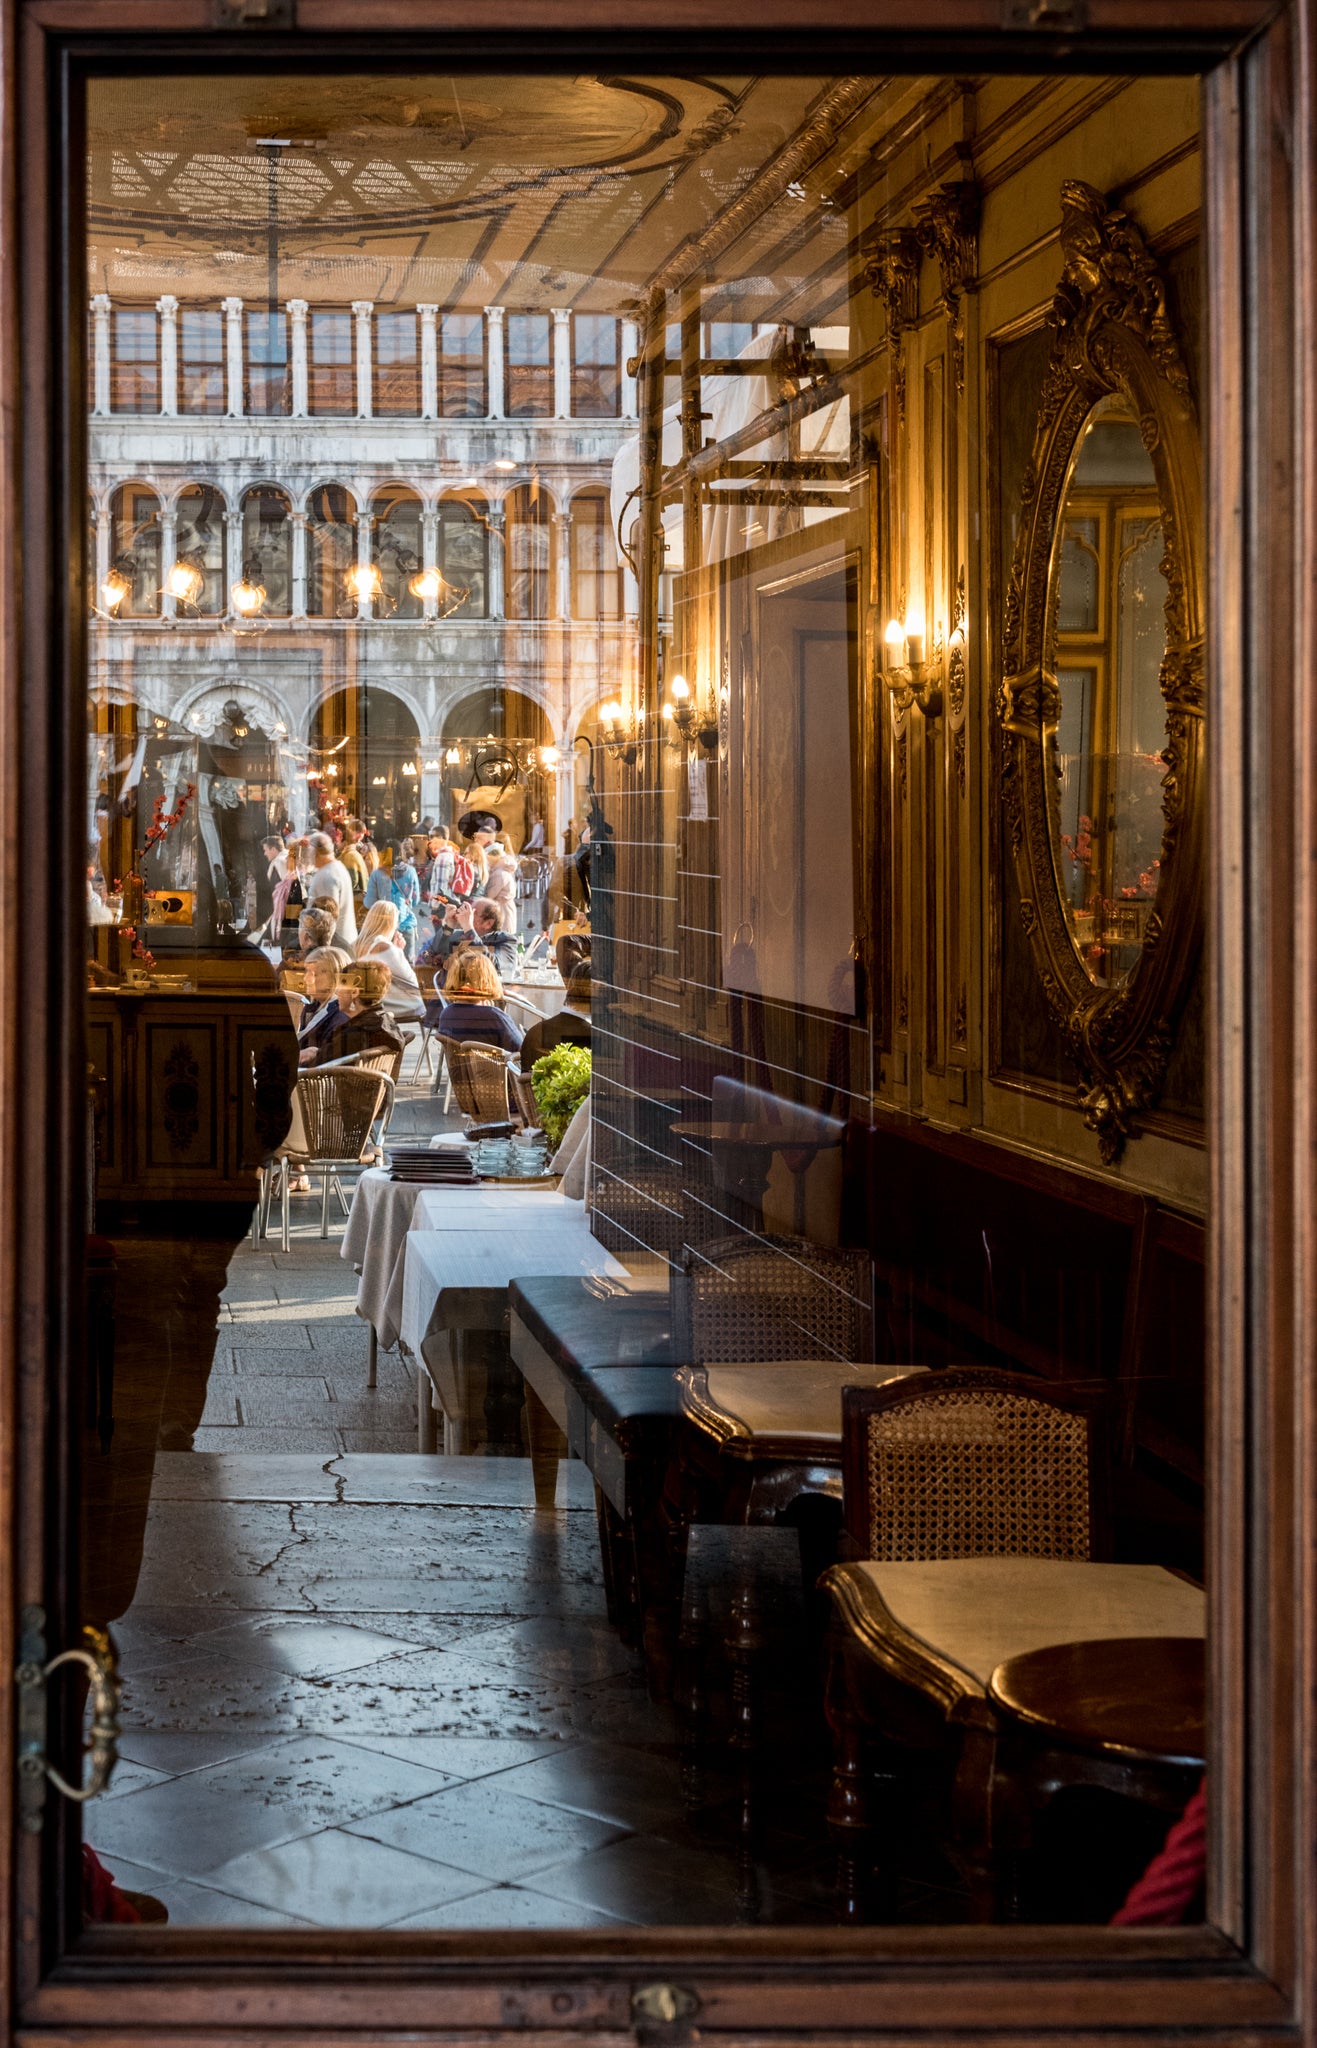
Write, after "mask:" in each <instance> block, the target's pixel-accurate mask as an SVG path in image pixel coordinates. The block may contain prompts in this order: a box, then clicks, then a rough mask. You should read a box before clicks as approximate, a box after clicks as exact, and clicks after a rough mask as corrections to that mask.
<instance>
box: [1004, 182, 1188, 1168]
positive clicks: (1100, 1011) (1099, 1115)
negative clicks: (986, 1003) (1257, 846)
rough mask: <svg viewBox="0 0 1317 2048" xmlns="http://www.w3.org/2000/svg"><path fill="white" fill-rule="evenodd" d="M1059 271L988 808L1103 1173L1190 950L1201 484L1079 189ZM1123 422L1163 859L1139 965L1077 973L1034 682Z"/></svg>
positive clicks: (1119, 243) (1044, 724) (1152, 1093)
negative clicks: (1059, 559) (1000, 813)
mask: <svg viewBox="0 0 1317 2048" xmlns="http://www.w3.org/2000/svg"><path fill="white" fill-rule="evenodd" d="M1061 248H1062V253H1063V256H1064V259H1065V268H1064V271H1063V274H1062V278H1061V282H1060V284H1059V285H1058V287H1057V290H1056V294H1055V297H1054V299H1053V302H1052V310H1051V314H1050V316H1049V317H1050V324H1051V326H1052V327H1053V329H1054V330H1055V341H1054V343H1053V347H1052V353H1051V358H1050V361H1049V363H1048V369H1047V375H1046V377H1045V379H1044V382H1043V390H1042V397H1041V399H1040V402H1039V408H1038V420H1037V426H1036V428H1035V433H1034V442H1033V449H1032V453H1031V455H1030V458H1029V462H1028V465H1027V467H1026V469H1025V473H1024V482H1023V485H1022V488H1021V495H1020V525H1019V532H1018V536H1017V540H1016V546H1015V555H1014V559H1013V561H1012V565H1011V573H1010V578H1009V581H1008V583H1007V587H1006V595H1005V603H1004V607H1003V616H1002V683H1001V691H1000V696H999V699H998V707H997V709H998V717H999V720H1000V726H1001V740H1002V774H1001V793H1002V800H1003V803H1004V805H1005V811H1006V824H1007V835H1008V839H1009V843H1010V850H1011V857H1012V859H1013V860H1014V863H1015V868H1016V873H1017V877H1018V881H1019V892H1020V916H1021V920H1022V923H1023V926H1024V930H1025V932H1026V934H1027V936H1028V939H1029V944H1030V949H1031V951H1032V954H1033V959H1034V964H1035V966H1036V967H1037V970H1038V975H1039V979H1040V981H1041V984H1042V988H1043V992H1044V994H1045V997H1046V1000H1047V1002H1048V1004H1049V1006H1050V1008H1051V1010H1052V1013H1053V1015H1054V1016H1055V1018H1056V1021H1057V1024H1058V1025H1059V1027H1060V1030H1061V1033H1062V1036H1063V1038H1064V1041H1065V1045H1066V1049H1067V1051H1068V1052H1069V1054H1070V1056H1071V1058H1072V1059H1073V1060H1074V1062H1075V1065H1076V1066H1077V1068H1078V1069H1079V1086H1078V1095H1079V1104H1080V1108H1081V1109H1082V1111H1083V1116H1084V1122H1085V1123H1086V1125H1087V1126H1088V1128H1089V1129H1090V1130H1092V1131H1094V1132H1096V1134H1097V1138H1098V1147H1099V1151H1100V1153H1101V1156H1102V1159H1103V1160H1104V1162H1105V1163H1106V1164H1108V1165H1110V1164H1112V1163H1113V1162H1114V1161H1115V1160H1116V1159H1117V1158H1118V1157H1119V1156H1120V1153H1121V1151H1122V1150H1123V1148H1124V1145H1125V1142H1126V1140H1127V1139H1128V1138H1129V1137H1131V1136H1133V1135H1136V1133H1137V1131H1138V1127H1139V1118H1140V1117H1141V1116H1142V1115H1143V1114H1144V1113H1146V1112H1147V1111H1148V1110H1150V1109H1151V1108H1153V1107H1154V1106H1155V1104H1156V1102H1157V1098H1158V1095H1159V1093H1160V1090H1161V1085H1162V1081H1163V1078H1164V1076H1165V1072H1166V1065H1167V1061H1168V1059H1169V1057H1170V1053H1171V1049H1172V1045H1173V1043H1174V1032H1175V1025H1176V1021H1177V1018H1178V1016H1179V1013H1180V1010H1181V1009H1182V1007H1183V1004H1184V1001H1185V998H1186V996H1187V994H1188V992H1189V987H1190V983H1191V981H1192V978H1193V973H1194V969H1195V967H1196V965H1197V961H1198V956H1199V951H1200V948H1201V944H1202V926H1203V905H1202V886H1201V879H1200V878H1201V871H1202V859H1203V851H1204V845H1203V842H1204V782H1203V773H1204V769H1203V694H1204V651H1203V639H1204V635H1203V608H1204V597H1203V576H1202V554H1203V543H1202V532H1203V482H1202V446H1201V440H1200V436H1199V431H1198V420H1197V414H1196V411H1195V407H1194V402H1193V396H1192V393H1191V391H1190V386H1189V377H1188V372H1187V371H1186V369H1185V365H1184V362H1183V359H1182V357H1181V354H1180V349H1179V345H1178V343H1177V340H1176V337H1175V333H1174V330H1173V328H1172V325H1171V321H1170V318H1169V316H1168V313H1167V303H1166V289H1165V285H1164V283H1163V280H1162V278H1161V275H1160V273H1159V271H1158V268H1157V265H1156V262H1155V261H1154V259H1153V257H1152V256H1151V254H1150V253H1149V251H1148V249H1147V247H1146V245H1145V243H1144V241H1143V238H1142V236H1141V235H1140V233H1139V231H1138V229H1137V227H1136V226H1135V225H1134V223H1133V221H1132V220H1131V219H1130V218H1129V216H1128V214H1125V213H1122V212H1120V211H1119V210H1117V209H1115V208H1112V207H1110V206H1108V204H1107V201H1106V200H1105V198H1104V197H1103V195H1102V194H1101V193H1100V192H1098V191H1096V190H1095V189H1094V187H1093V186H1091V185H1086V184H1083V183H1081V182H1080V181H1079V180H1077V179H1074V180H1067V181H1066V182H1065V183H1064V184H1063V185H1062V187H1061ZM1113 394H1119V395H1122V396H1123V397H1125V398H1126V399H1127V400H1128V401H1129V402H1130V403H1131V405H1132V407H1133V409H1134V413H1135V416H1136V418H1137V420H1138V423H1139V432H1140V436H1141V438H1142V440H1143V444H1144V447H1145V448H1146V449H1147V451H1148V454H1149V456H1150V458H1151V460H1152V465H1153V470H1154V472H1155V474H1156V478H1157V492H1158V498H1159V500H1160V505H1161V514H1162V534H1163V539H1164V544H1165V554H1164V557H1163V560H1162V562H1161V570H1162V574H1163V575H1164V577H1165V579H1166V585H1167V593H1168V594H1167V600H1166V651H1165V655H1164V657H1163V659H1162V663H1161V672H1160V683H1161V691H1162V696H1163V698H1164V699H1165V703H1166V744H1165V748H1164V752H1163V757H1162V758H1163V760H1164V762H1165V764H1166V773H1165V775H1164V777H1163V779H1162V819H1163V826H1162V847H1161V868H1160V878H1159V884H1158V889H1157V895H1156V899H1155V902H1154V904H1153V906H1152V909H1151V911H1150V913H1149V916H1148V920H1147V924H1146V927H1145V930H1144V935H1143V941H1142V945H1141V948H1140V951H1139V955H1138V958H1137V960H1136V961H1135V964H1134V966H1133V967H1132V968H1131V969H1130V971H1129V973H1128V974H1127V975H1126V976H1125V977H1124V978H1123V979H1122V980H1121V981H1119V982H1116V983H1112V984H1110V985H1106V986H1103V985H1101V984H1099V983H1097V982H1095V981H1094V980H1093V978H1092V976H1091V975H1090V974H1089V971H1088V969H1087V967H1086V966H1085V964H1084V961H1083V958H1082V956H1081V954H1080V951H1079V947H1078V944H1077V941H1076V938H1075V935H1074V933H1073V930H1072V928H1071V924H1070V920H1069V916H1068V913H1067V906H1066V899H1065V893H1064V888H1063V885H1062V880H1061V874H1060V869H1059V866H1058V859H1057V843H1056V837H1055V833H1054V829H1053V822H1054V821H1053V810H1054V805H1055V788H1056V767H1055V742H1056V733H1057V727H1058V724H1059V721H1060V715H1061V691H1060V687H1059V685H1058V682H1057V679H1056V676H1055V674H1053V673H1052V671H1051V669H1050V667H1049V665H1048V656H1049V646H1048V639H1049V622H1050V619H1051V615H1052V607H1053V601H1054V599H1053V589H1054V584H1053V567H1054V553H1055V544H1056V537H1057V534H1058V531H1059V528H1060V523H1061V519H1062V516H1063V510H1064V505H1065V499H1066V493H1067V490H1068V487H1069V483H1070V476H1071V470H1072V467H1073V463H1074V460H1075V457H1076V454H1077V451H1078V448H1079V445H1080V442H1081V440H1082V437H1083V433H1084V429H1085V426H1086V424H1087V422H1088V419H1089V416H1090V414H1091V413H1092V411H1093V408H1094V407H1095V406H1096V405H1097V404H1098V403H1099V402H1100V401H1101V400H1102V399H1104V398H1108V397H1111V396H1112V395H1113Z"/></svg>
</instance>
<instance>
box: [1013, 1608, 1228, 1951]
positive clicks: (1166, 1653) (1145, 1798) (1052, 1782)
mask: <svg viewBox="0 0 1317 2048" xmlns="http://www.w3.org/2000/svg"><path fill="white" fill-rule="evenodd" d="M1075 1621H1076V1624H1077V1625H1078V1626H1080V1627H1082V1626H1083V1614H1082V1611H1081V1612H1078V1613H1076V1616H1075ZM988 1701H989V1704H990V1706H991V1707H992V1710H993V1713H994V1715H995V1717H996V1722H997V1731H998V1733H997V1754H996V1763H995V1779H994V1786H993V1819H992V1833H993V1839H994V1842H995V1844H996V1848H997V1858H998V1867H999V1871H1000V1873H1001V1884H1002V1892H1003V1900H1004V1904H1005V1908H1006V1911H1007V1913H1008V1914H1009V1915H1010V1916H1011V1917H1014V1914H1015V1912H1016V1911H1017V1910H1018V1902H1019V1865H1020V1861H1021V1859H1022V1857H1023V1856H1024V1855H1025V1854H1026V1853H1027V1851H1028V1849H1029V1848H1030V1846H1031V1845H1032V1841H1033V1823H1034V1819H1035V1816H1036V1815H1037V1813H1038V1812H1039V1810H1040V1809H1041V1808H1042V1807H1044V1806H1045V1805H1046V1804H1047V1802H1048V1801H1049V1800H1050V1799H1052V1798H1053V1797H1054V1796H1055V1795H1056V1793H1058V1792H1061V1791H1064V1790H1067V1789H1069V1788H1071V1787H1074V1786H1077V1785H1083V1786H1096V1787H1098V1788H1100V1789H1102V1790H1104V1791H1107V1792H1114V1793H1117V1794H1119V1795H1121V1796H1123V1797H1125V1798H1129V1799H1137V1800H1140V1801H1142V1802H1144V1803H1145V1804H1148V1805H1151V1806H1155V1807H1158V1808H1160V1809H1162V1810H1163V1811H1165V1812H1167V1813H1169V1814H1176V1815H1178V1814H1180V1813H1182V1812H1183V1811H1184V1808H1185V1807H1186V1806H1187V1804H1188V1802H1189V1800H1190V1798H1191V1797H1192V1795H1193V1793H1194V1791H1195V1790H1196V1789H1197V1786H1198V1783H1199V1781H1200V1779H1201V1777H1202V1773H1203V1771H1204V1769H1205V1767H1206V1758H1207V1729H1206V1700H1205V1683H1204V1646H1203V1640H1202V1638H1201V1636H1125V1637H1121V1638H1119V1639H1116V1640H1105V1639H1104V1640H1097V1641H1084V1642H1075V1643H1056V1644H1053V1645H1052V1646H1051V1647H1050V1648H1048V1649H1041V1650H1030V1651H1028V1652H1027V1653H1026V1654H1024V1655H1023V1656H1019V1657H1011V1658H1009V1659H1008V1660H1007V1661H1006V1662H1005V1663H1004V1664H999V1665H998V1666H997V1668H996V1670H995V1671H994V1672H993V1674H992V1677H991V1678H990V1679H989V1681H988Z"/></svg>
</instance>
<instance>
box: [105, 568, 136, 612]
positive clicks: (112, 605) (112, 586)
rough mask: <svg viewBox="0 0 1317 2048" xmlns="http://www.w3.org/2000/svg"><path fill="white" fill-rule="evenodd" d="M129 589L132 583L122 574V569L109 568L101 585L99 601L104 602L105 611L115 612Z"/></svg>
mask: <svg viewBox="0 0 1317 2048" xmlns="http://www.w3.org/2000/svg"><path fill="white" fill-rule="evenodd" d="M131 589H132V585H131V583H130V582H129V581H128V578H127V577H126V576H125V575H124V573H123V570H122V569H111V570H110V573H109V575H108V576H107V577H106V579H105V581H104V583H102V585H101V602H102V603H103V604H104V606H105V609H106V611H107V612H117V611H118V609H119V607H120V605H121V604H122V603H123V601H124V599H125V598H126V597H127V595H128V593H129V591H130V590H131Z"/></svg>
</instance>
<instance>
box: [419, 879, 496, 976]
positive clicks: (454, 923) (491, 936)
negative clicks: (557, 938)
mask: <svg viewBox="0 0 1317 2048" xmlns="http://www.w3.org/2000/svg"><path fill="white" fill-rule="evenodd" d="M503 923H504V920H503V913H502V911H501V909H500V907H499V905H498V904H497V903H493V902H491V901H490V899H489V897H488V896H476V897H474V898H473V899H472V901H471V902H470V903H450V904H449V905H448V907H447V909H446V910H445V911H444V916H443V923H442V924H439V925H436V926H435V930H434V936H433V938H430V939H427V940H426V942H425V944H424V945H423V946H422V948H421V950H420V952H419V953H418V954H417V956H416V960H417V965H418V966H421V965H429V964H431V963H433V964H435V965H438V964H439V963H440V962H441V961H444V960H451V959H452V957H453V955H454V954H455V953H456V952H457V951H458V950H459V948H465V947H468V946H472V947H480V948H482V949H483V951H485V952H486V953H488V954H489V956H490V958H491V959H492V961H493V963H494V967H495V969H496V970H497V972H498V973H499V974H503V975H508V974H515V972H516V968H517V942H516V940H515V939H514V938H513V936H512V934H511V932H508V931H505V930H504V928H503Z"/></svg>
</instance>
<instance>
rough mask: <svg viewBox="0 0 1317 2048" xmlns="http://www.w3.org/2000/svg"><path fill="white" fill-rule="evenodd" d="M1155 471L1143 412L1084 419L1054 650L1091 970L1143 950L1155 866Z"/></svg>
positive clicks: (1079, 917)
mask: <svg viewBox="0 0 1317 2048" xmlns="http://www.w3.org/2000/svg"><path fill="white" fill-rule="evenodd" d="M1162 552H1163V541H1162V527H1161V511H1160V507H1159V504H1158V498H1157V478H1156V474H1155V472H1154V470H1153V466H1152V460H1151V458H1150V456H1149V454H1148V452H1147V449H1146V448H1145V447H1144V445H1143V441H1142V438H1141V436H1140V434H1139V428H1138V422H1137V421H1136V420H1135V419H1133V418H1132V417H1131V416H1130V415H1129V413H1128V411H1127V409H1126V408H1125V407H1124V405H1123V402H1122V401H1119V400H1114V401H1108V402H1107V403H1106V404H1105V405H1104V406H1103V407H1101V408H1100V409H1098V410H1097V411H1096V412H1095V413H1094V414H1093V415H1092V416H1091V417H1090V419H1089V421H1088V424H1087V426H1086V427H1085V430H1084V435H1083V438H1082V440H1081V443H1080V446H1079V450H1078V453H1077V455H1076V457H1075V461H1074V465H1073V467H1072V469H1071V473H1070V483H1069V487H1068V490H1067V492H1066V499H1065V508H1064V513H1063V516H1062V520H1061V526H1060V531H1059V533H1058V535H1057V540H1056V548H1055V554H1054V557H1053V565H1052V576H1053V607H1052V627H1051V636H1050V650H1049V652H1050V662H1049V665H1050V666H1051V667H1052V669H1053V672H1054V674H1055V676H1056V681H1057V685H1058V688H1059V690H1060V699H1061V704H1060V718H1059V721H1058V725H1057V731H1056V738H1055V760H1056V771H1057V785H1056V803H1055V807H1054V813H1053V817H1054V826H1055V831H1056V850H1057V860H1058V864H1059V867H1060V872H1061V879H1062V884H1063V888H1064V892H1065V899H1066V902H1067V904H1068V906H1069V912H1070V927H1071V931H1072V932H1073V934H1074V939H1075V944H1076V946H1077V947H1078V949H1079V952H1080V955H1081V957H1082V958H1083V960H1084V963H1085V965H1086V967H1087V968H1088V971H1089V973H1090V975H1091V976H1092V978H1093V980H1094V981H1096V982H1116V981H1119V980H1120V979H1121V978H1122V976H1124V975H1126V974H1128V973H1129V971H1130V969H1131V968H1132V967H1133V965H1134V963H1135V961H1136V960H1137V959H1138V957H1139V951H1140V948H1141V947H1142V944H1143V937H1144V933H1145V931H1146V929H1147V921H1148V915H1149V912H1150V910H1151V907H1152V904H1153V902H1154V901H1155V899H1156V895H1157V882H1158V873H1159V869H1160V866H1161V836H1162V814H1161V782H1162V777H1163V775H1164V773H1165V763H1164V760H1163V754H1162V749H1163V747H1164V745H1165V736H1166V707H1165V703H1164V700H1163V698H1162V694H1161V663H1162V657H1163V655H1164V654H1165V651H1166V618H1165V605H1166V595H1167V592H1166V579H1165V576H1164V574H1163V573H1162V568H1161V559H1162Z"/></svg>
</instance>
